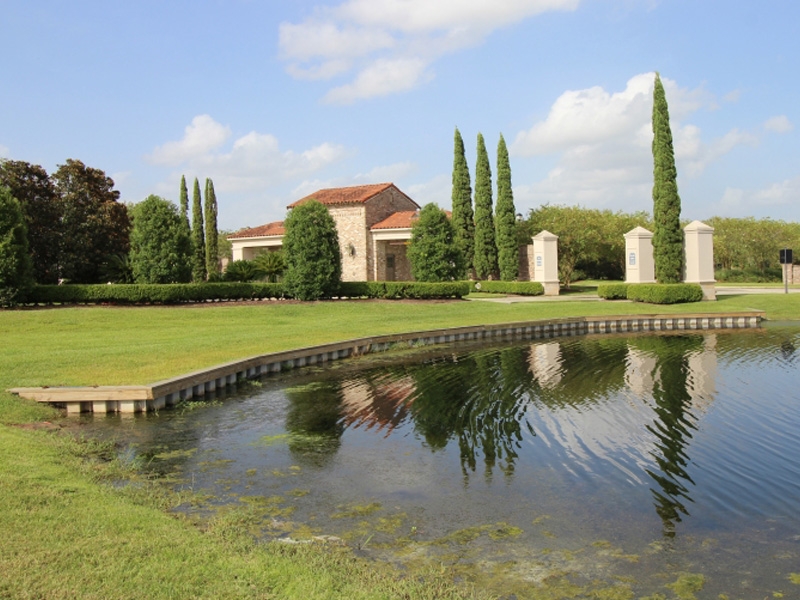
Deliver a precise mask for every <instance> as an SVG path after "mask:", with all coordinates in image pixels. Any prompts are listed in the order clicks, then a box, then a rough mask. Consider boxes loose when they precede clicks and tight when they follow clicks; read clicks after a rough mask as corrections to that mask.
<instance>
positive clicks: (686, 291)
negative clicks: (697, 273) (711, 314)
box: [628, 283, 703, 304]
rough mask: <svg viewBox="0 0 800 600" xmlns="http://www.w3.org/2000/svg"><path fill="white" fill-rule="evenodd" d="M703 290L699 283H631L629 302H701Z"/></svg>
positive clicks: (629, 286)
mask: <svg viewBox="0 0 800 600" xmlns="http://www.w3.org/2000/svg"><path fill="white" fill-rule="evenodd" d="M702 299H703V288H701V287H700V284H697V283H631V284H629V285H628V300H633V301H634V302H647V303H649V304H678V303H681V302H700V301H701V300H702Z"/></svg>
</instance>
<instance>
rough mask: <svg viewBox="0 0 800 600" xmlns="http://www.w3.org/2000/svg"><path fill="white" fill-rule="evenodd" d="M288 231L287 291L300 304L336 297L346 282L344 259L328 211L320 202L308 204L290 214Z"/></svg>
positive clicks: (286, 234) (287, 225) (286, 224)
mask: <svg viewBox="0 0 800 600" xmlns="http://www.w3.org/2000/svg"><path fill="white" fill-rule="evenodd" d="M284 227H285V229H286V233H285V235H284V237H283V252H284V259H285V261H286V271H285V274H284V285H285V286H286V290H287V291H288V292H289V293H290V294H291V295H292V296H294V297H295V298H297V299H298V300H318V299H320V298H330V297H332V296H333V295H335V294H336V293H337V291H338V289H339V284H340V282H341V279H342V255H341V251H340V249H339V235H338V233H337V231H336V223H335V222H334V220H333V217H331V214H330V213H329V212H328V209H327V208H325V206H324V205H323V204H322V203H320V202H317V201H316V200H309V201H308V202H304V203H303V204H300V205H299V206H295V207H294V208H293V209H291V211H289V215H288V216H287V218H286V220H285V221H284Z"/></svg>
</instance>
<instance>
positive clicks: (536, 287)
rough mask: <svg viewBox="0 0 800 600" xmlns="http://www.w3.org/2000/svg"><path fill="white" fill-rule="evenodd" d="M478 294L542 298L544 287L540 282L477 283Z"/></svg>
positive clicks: (475, 288)
mask: <svg viewBox="0 0 800 600" xmlns="http://www.w3.org/2000/svg"><path fill="white" fill-rule="evenodd" d="M473 288H474V290H475V291H476V292H486V293H488V294H516V295H518V296H541V295H542V294H544V286H542V284H541V283H539V282H538V281H476V282H475V283H474V285H473Z"/></svg>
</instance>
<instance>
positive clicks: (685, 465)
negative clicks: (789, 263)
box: [82, 325, 800, 598]
mask: <svg viewBox="0 0 800 600" xmlns="http://www.w3.org/2000/svg"><path fill="white" fill-rule="evenodd" d="M798 347H800V328H798V327H796V326H789V325H784V326H781V325H777V326H774V325H770V326H768V327H766V328H764V329H760V330H746V331H736V332H725V331H717V332H702V333H700V332H698V333H694V332H681V333H680V334H665V335H653V334H648V335H607V336H582V337H572V338H563V339H550V340H539V341H535V342H527V343H521V342H515V343H511V344H505V345H494V346H478V345H455V346H446V347H438V348H436V349H433V350H431V349H430V348H428V349H421V350H417V351H407V352H400V353H386V354H383V355H373V356H368V357H363V358H360V359H354V360H350V361H344V362H341V363H337V364H335V365H332V366H329V367H325V368H308V369H302V370H298V371H296V372H294V373H292V374H282V375H278V376H273V377H270V378H266V379H263V380H261V382H259V383H256V384H255V385H247V386H240V388H239V389H238V390H237V391H236V392H234V393H229V394H228V395H226V396H224V397H221V398H219V399H217V400H212V401H209V400H208V398H207V399H206V400H204V401H201V402H195V403H184V404H182V405H180V406H179V407H178V408H176V409H174V410H167V411H161V412H159V413H156V414H153V413H151V414H147V415H137V416H120V415H109V416H106V417H94V418H83V420H82V428H83V429H84V431H87V432H88V433H90V434H91V435H96V436H101V437H113V438H114V439H117V440H119V441H120V442H121V447H122V448H123V449H124V450H123V452H124V453H125V454H126V456H128V457H129V458H131V459H135V460H137V461H138V462H139V463H140V464H143V465H146V468H147V469H150V470H152V471H153V472H155V473H158V474H160V475H161V476H163V477H165V478H169V480H170V481H172V482H173V485H174V486H175V488H176V489H183V490H191V491H192V492H194V493H195V495H196V499H195V501H194V502H193V503H187V504H186V505H185V506H182V507H181V508H180V510H183V511H185V512H187V513H189V514H191V515H192V516H194V517H196V518H199V519H203V518H210V517H211V516H213V515H214V514H218V513H219V512H224V511H229V510H234V509H235V510H242V511H245V513H246V514H248V515H249V517H250V518H251V520H252V522H253V523H254V534H255V535H258V536H259V537H261V538H263V539H273V538H277V539H283V540H284V541H286V542H287V543H295V542H302V541H303V540H307V539H311V538H314V537H317V538H322V539H327V540H328V541H329V543H346V544H348V545H350V546H352V547H353V548H355V549H356V550H357V552H359V553H362V554H365V555H367V556H371V557H374V558H376V559H380V560H387V561H391V562H393V563H396V564H398V565H401V566H403V567H406V568H413V567H414V566H416V565H419V564H422V563H425V562H426V561H431V560H433V561H435V562H436V564H440V563H441V564H443V565H445V566H448V567H450V568H451V569H452V571H453V572H454V573H455V574H456V575H457V576H458V577H460V578H463V579H465V580H469V581H476V582H477V583H478V585H480V586H481V587H484V588H487V589H490V590H492V591H494V592H496V593H498V594H501V595H504V596H506V597H519V598H524V597H532V594H534V593H538V594H540V596H537V597H545V598H572V597H601V598H634V597H635V598H639V597H642V596H644V595H647V594H651V595H652V597H653V598H659V597H664V598H673V597H677V598H691V597H694V596H693V594H694V593H699V594H700V597H703V598H717V597H730V598H764V597H767V596H770V597H772V596H773V594H775V595H776V596H775V597H780V594H785V595H786V597H792V596H793V594H794V597H797V595H800V460H798V457H800V436H799V435H798V433H800V390H798V383H800V377H799V375H800V353H798ZM701 590H702V591H701Z"/></svg>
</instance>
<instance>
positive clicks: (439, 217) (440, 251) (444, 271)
mask: <svg viewBox="0 0 800 600" xmlns="http://www.w3.org/2000/svg"><path fill="white" fill-rule="evenodd" d="M408 260H409V262H410V263H411V274H412V275H413V277H414V279H415V280H417V281H452V280H454V279H459V278H461V277H462V276H463V273H464V256H463V254H462V253H461V249H460V248H459V246H458V244H456V232H455V229H454V227H453V225H452V224H451V223H450V220H449V219H448V218H447V215H446V214H445V213H444V211H443V210H442V209H441V208H439V207H438V206H436V205H435V204H433V203H431V204H426V205H425V206H424V207H423V208H422V210H421V211H420V213H419V218H418V219H417V220H416V221H415V222H414V225H413V226H412V228H411V242H410V243H409V245H408Z"/></svg>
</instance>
